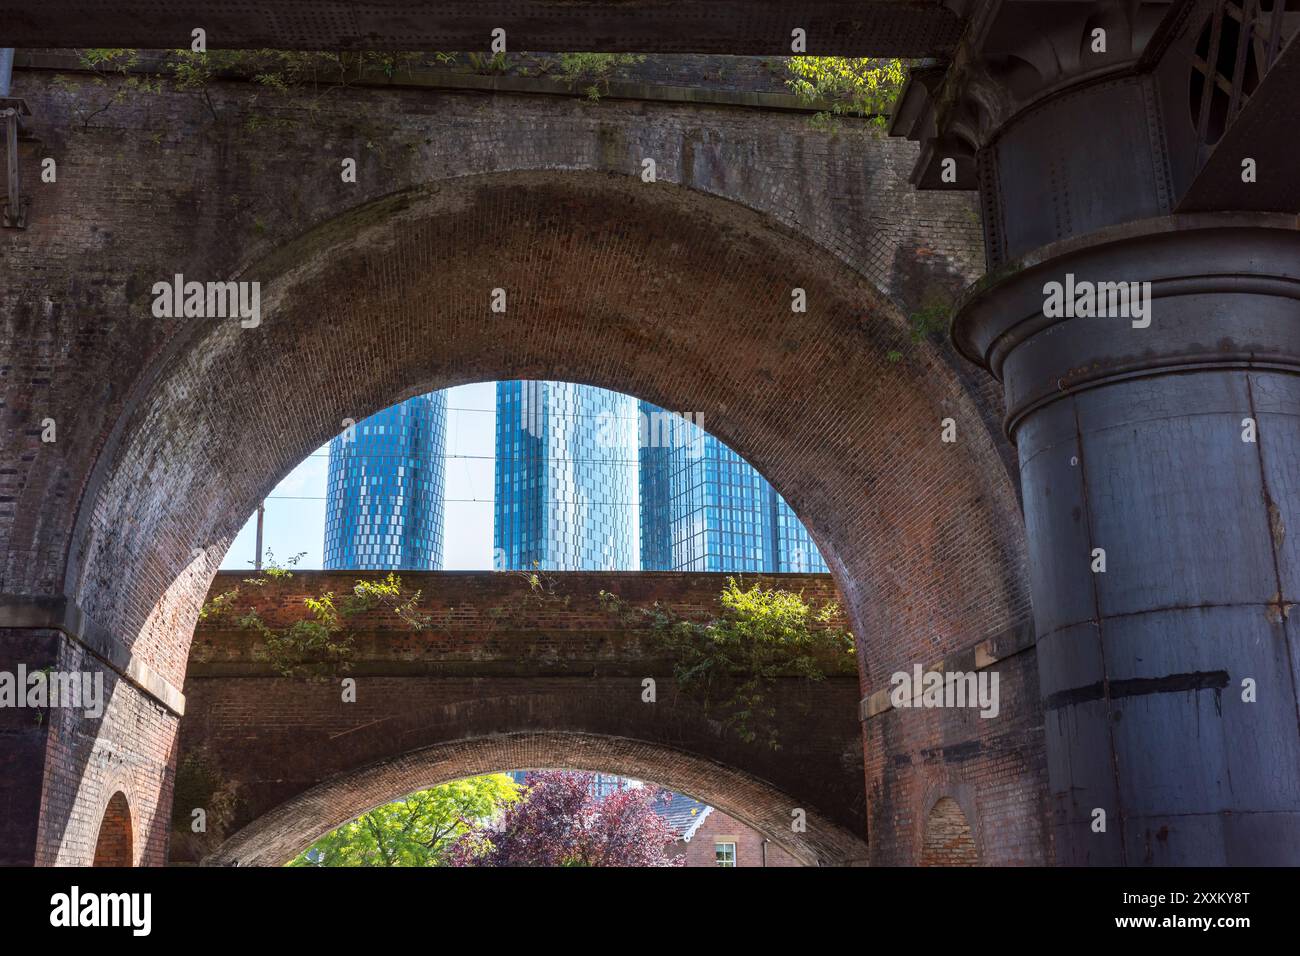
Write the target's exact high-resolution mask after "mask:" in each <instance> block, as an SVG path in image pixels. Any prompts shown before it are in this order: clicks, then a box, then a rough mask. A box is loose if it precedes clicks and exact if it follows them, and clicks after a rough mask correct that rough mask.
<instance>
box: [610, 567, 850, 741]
mask: <svg viewBox="0 0 1300 956" xmlns="http://www.w3.org/2000/svg"><path fill="white" fill-rule="evenodd" d="M599 600H600V603H601V605H602V607H604V608H605V610H606V611H608V612H609V613H611V614H613V615H615V616H616V617H617V618H618V619H619V621H620V623H622V624H623V625H625V626H629V625H633V624H636V623H643V624H644V623H648V624H649V625H650V629H651V633H652V635H653V639H654V641H655V643H656V645H657V646H658V649H659V650H661V651H662V652H664V653H665V654H666V655H667V656H668V657H669V658H670V659H671V660H672V661H673V677H674V679H675V681H676V683H677V687H678V688H679V689H680V690H681V691H682V692H683V693H685V694H687V695H688V696H690V697H693V698H695V699H696V700H698V701H699V702H700V704H701V706H702V707H703V708H704V710H705V712H706V713H707V714H711V715H713V716H715V717H717V718H718V719H719V720H721V722H722V724H723V726H724V727H729V728H731V729H732V730H733V731H734V732H735V733H736V735H737V736H738V737H739V738H740V739H741V740H743V741H745V742H746V743H755V742H761V743H762V744H763V745H764V746H767V747H770V748H771V749H773V750H780V749H781V743H780V735H779V732H778V727H777V722H776V717H777V713H776V708H775V707H774V706H773V702H772V699H771V698H772V690H773V687H774V684H775V682H776V681H777V679H779V678H783V677H791V676H793V677H800V678H803V679H805V680H809V681H820V680H823V679H825V678H826V677H827V676H828V675H829V674H840V673H846V672H852V670H853V653H854V648H853V635H852V634H851V633H850V632H849V631H847V630H846V629H844V628H843V627H840V626H839V625H838V624H836V620H837V618H838V616H839V613H840V609H839V607H838V605H836V604H835V603H833V602H826V603H822V604H820V605H818V604H815V603H811V602H809V601H806V600H805V599H804V597H803V594H802V593H799V594H796V593H794V592H791V591H785V590H780V589H764V588H761V587H759V586H758V585H754V586H753V587H751V588H749V589H748V590H745V589H743V588H742V587H741V585H740V584H737V582H736V580H735V579H734V578H728V579H727V586H726V588H724V589H723V591H722V593H721V594H720V595H719V599H718V602H719V605H720V613H719V614H718V615H717V616H715V617H713V618H712V619H711V620H708V621H697V620H691V619H689V618H684V617H682V616H680V615H678V614H677V613H676V612H675V611H673V610H672V609H671V608H667V607H665V606H664V605H662V604H660V603H659V602H657V601H656V602H655V604H654V605H653V606H651V607H649V608H641V607H635V606H632V605H629V604H628V603H627V602H626V601H624V600H623V599H622V598H620V597H619V596H618V595H616V594H613V593H611V592H608V591H601V592H600V598H599Z"/></svg>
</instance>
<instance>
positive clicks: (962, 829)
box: [920, 797, 979, 866]
mask: <svg viewBox="0 0 1300 956" xmlns="http://www.w3.org/2000/svg"><path fill="white" fill-rule="evenodd" d="M920 865H921V866H978V865H979V852H978V851H977V850H976V848H975V838H974V837H973V836H972V835H971V829H970V824H969V823H968V822H967V821H966V814H965V813H963V812H962V809H961V806H960V805H959V804H958V803H957V801H956V800H954V799H952V797H943V798H941V799H940V800H939V802H938V803H936V804H935V805H934V809H933V810H931V811H930V816H929V817H928V818H927V819H926V822H925V835H924V842H923V843H922V847H921V861H920Z"/></svg>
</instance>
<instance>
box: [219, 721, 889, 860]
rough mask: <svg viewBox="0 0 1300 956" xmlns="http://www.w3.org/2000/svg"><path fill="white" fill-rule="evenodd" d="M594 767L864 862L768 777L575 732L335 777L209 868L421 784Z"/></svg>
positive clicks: (320, 831)
mask: <svg viewBox="0 0 1300 956" xmlns="http://www.w3.org/2000/svg"><path fill="white" fill-rule="evenodd" d="M523 769H535V770H541V769H546V770H588V771H598V772H605V773H614V774H618V775H620V776H626V777H633V778H636V779H639V780H645V781H648V782H651V783H657V784H659V785H661V786H664V787H667V788H668V789H670V790H673V791H676V792H678V793H684V794H686V795H688V796H691V797H694V798H695V799H697V800H700V801H701V802H703V803H707V804H709V805H711V806H714V807H717V808H718V809H719V810H721V811H723V812H724V813H726V814H728V815H729V816H732V817H735V818H736V819H738V820H740V821H742V822H743V823H745V824H746V825H748V826H750V827H752V828H753V829H755V830H757V831H758V832H759V833H761V834H762V835H763V836H765V837H766V838H767V839H769V840H771V841H772V842H773V843H776V844H777V845H778V846H780V847H781V848H782V849H783V850H785V851H786V852H787V853H789V854H790V855H791V856H793V857H794V858H795V859H797V860H798V861H799V862H800V863H802V864H804V865H805V866H850V865H863V864H865V862H866V857H867V845H866V843H865V842H864V841H862V840H861V839H859V838H858V837H856V836H855V835H854V834H852V833H850V832H849V831H848V830H846V829H844V828H842V827H840V826H839V825H838V824H836V823H834V822H832V821H830V820H828V819H826V818H825V817H823V816H822V815H821V814H819V813H817V812H815V811H813V810H811V809H808V810H806V811H805V814H806V815H805V824H806V825H805V828H804V829H803V830H801V831H799V832H795V831H794V830H793V828H792V827H791V825H790V821H791V810H792V809H793V808H795V807H797V806H798V805H799V801H797V800H795V799H793V798H792V797H790V796H789V795H787V794H785V793H783V792H781V791H780V790H778V789H776V788H775V787H773V786H771V785H770V784H768V783H767V782H765V781H763V780H760V779H758V778H756V777H753V776H751V775H749V774H746V773H743V772H741V771H739V770H736V769H734V768H731V767H727V766H724V765H722V764H719V763H717V762H715V761H712V760H708V759H706V758H703V757H700V756H698V755H694V754H690V753H686V752H684V751H680V750H675V749H673V748H669V747H664V746H660V745H657V744H652V743H648V742H646V741H640V740H629V739H625V738H619V737H606V736H600V735H595V734H575V733H515V734H493V735H491V736H489V737H478V738H471V739H465V740H458V741H452V742H448V743H445V744H438V745H436V746H432V747H426V748H423V749H420V750H417V751H413V752H411V753H408V754H405V755H403V756H401V757H399V758H396V759H390V760H384V761H380V762H378V763H374V764H370V765H369V766H366V767H362V768H360V769H358V770H354V771H351V772H349V773H344V774H339V775H337V776H335V777H332V778H330V779H329V780H326V781H324V782H322V783H321V784H319V785H318V786H315V787H313V788H312V789H310V790H307V791H306V792H304V793H301V794H299V795H297V796H295V797H292V798H291V799H289V800H286V801H285V802H284V803H282V804H280V805H279V806H277V807H275V808H274V809H272V810H270V811H269V812H267V813H265V814H263V815H262V816H260V817H258V818H257V819H255V820H253V821H252V822H250V823H249V824H248V825H246V826H245V827H243V829H241V830H239V831H238V832H237V833H235V834H234V835H233V836H231V837H230V838H229V839H227V840H226V841H225V842H224V843H222V844H221V846H220V847H218V848H217V849H216V851H215V852H213V853H212V854H211V855H210V856H208V857H207V858H206V859H204V860H203V863H204V864H205V865H208V866H282V865H284V864H285V863H287V862H289V861H290V860H292V859H293V858H294V857H295V856H296V855H297V854H299V853H301V852H302V851H303V850H304V849H306V848H307V847H308V846H310V845H311V844H312V843H313V842H315V841H316V840H318V839H320V837H322V836H324V835H325V834H326V833H329V832H330V831H331V830H333V829H335V828H336V827H338V826H341V825H342V824H344V823H346V822H348V821H349V820H354V819H356V818H357V817H358V816H360V815H361V814H363V813H366V812H367V811H369V810H373V809H374V808H375V807H377V806H381V805H383V804H385V803H388V802H389V801H392V800H396V799H399V798H401V797H402V796H404V795H406V794H409V793H413V792H415V791H416V790H421V789H425V788H428V787H433V786H437V785H438V784H442V783H447V782H448V781H451V780H459V779H462V778H464V777H469V776H475V775H477V774H483V773H494V772H499V771H502V770H523Z"/></svg>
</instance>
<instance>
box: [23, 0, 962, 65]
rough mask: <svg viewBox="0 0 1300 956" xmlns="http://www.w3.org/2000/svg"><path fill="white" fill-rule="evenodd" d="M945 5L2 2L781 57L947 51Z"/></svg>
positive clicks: (75, 34) (389, 36)
mask: <svg viewBox="0 0 1300 956" xmlns="http://www.w3.org/2000/svg"><path fill="white" fill-rule="evenodd" d="M969 5H970V4H968V3H965V4H964V3H945V2H942V0H903V2H899V0H796V2H790V0H451V2H445V0H440V2H437V3H428V2H423V0H395V2H394V0H388V2H382V3H369V2H365V0H361V2H357V3H348V2H345V0H325V2H319V0H263V2H260V3H238V4H235V3H203V2H195V0H176V2H170V0H169V2H167V3H147V2H125V3H93V2H91V3H87V2H67V0H53V2H50V3H26V2H10V3H6V4H5V8H6V9H5V12H6V14H7V16H6V20H5V21H4V22H3V24H2V25H0V32H2V33H3V34H4V36H3V37H0V39H3V40H4V42H5V43H7V44H11V45H15V46H27V47H70V46H86V47H109V46H123V47H144V48H156V49H170V48H172V47H177V46H187V45H188V44H189V37H190V31H191V30H193V29H194V28H196V27H200V28H202V29H204V30H206V31H207V35H208V42H209V44H210V46H211V47H212V48H213V49H218V48H252V47H270V48H277V49H292V50H355V49H372V50H480V49H487V47H488V45H489V44H490V43H491V41H492V38H493V37H492V35H493V30H496V29H503V30H505V31H506V41H507V47H508V49H511V50H572V51H599V52H635V53H728V54H750V55H773V54H777V55H779V54H787V53H789V52H790V51H791V45H790V44H791V38H792V32H793V31H794V30H796V29H801V30H803V31H805V33H806V36H807V38H808V42H809V44H810V45H809V47H808V49H809V50H810V51H816V52H818V53H820V54H824V55H835V56H905V57H921V56H946V55H949V54H951V53H952V51H953V48H954V47H955V46H956V44H957V40H958V38H959V37H960V36H961V31H962V25H963V18H962V16H961V15H960V13H959V12H957V11H958V10H959V9H960V8H961V7H962V6H969Z"/></svg>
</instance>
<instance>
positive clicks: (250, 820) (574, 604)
mask: <svg viewBox="0 0 1300 956" xmlns="http://www.w3.org/2000/svg"><path fill="white" fill-rule="evenodd" d="M245 576H246V575H243V574H238V573H234V572H222V573H219V574H218V575H217V577H216V580H215V581H214V582H213V594H214V595H215V594H221V593H225V592H228V591H229V590H230V589H231V588H232V587H241V585H240V581H241V579H242V578H244V577H245ZM356 579H357V575H356V574H352V575H348V574H342V573H336V572H310V571H309V572H300V573H297V574H295V575H294V576H293V578H292V579H289V580H287V581H285V582H284V583H283V584H276V583H270V584H267V585H263V586H261V587H250V586H247V585H244V586H242V588H241V590H240V593H239V595H238V600H237V602H236V606H237V607H238V609H239V612H240V613H242V612H243V610H244V609H245V608H247V607H256V608H258V610H259V613H260V614H261V616H262V618H263V619H264V620H265V621H266V622H267V624H268V625H270V626H273V627H274V626H278V625H282V624H284V623H288V622H291V621H292V620H295V619H297V618H299V617H301V616H302V613H303V612H302V600H303V598H304V597H307V596H316V595H319V594H321V593H322V592H325V591H329V592H332V593H334V594H336V595H340V596H341V595H343V594H346V593H348V592H349V591H350V590H351V588H352V586H353V584H354V583H355V581H356ZM401 579H402V585H403V588H404V589H405V591H406V593H408V594H409V593H412V592H413V591H415V590H417V589H418V590H419V591H420V592H421V603H420V611H421V613H423V614H426V615H428V617H429V618H430V619H431V620H432V622H433V623H432V625H431V626H430V627H429V628H427V629H425V630H422V631H419V632H417V631H414V630H413V629H412V628H411V627H410V626H408V625H407V624H405V623H404V622H402V621H401V620H399V619H398V618H397V617H396V616H395V615H393V614H392V613H391V612H389V611H388V610H387V609H378V610H375V611H371V612H367V613H366V614H364V615H360V616H358V617H355V618H351V619H349V622H348V630H349V633H354V634H355V641H356V644H355V650H354V652H353V655H352V660H351V663H350V669H349V671H348V675H349V676H350V677H352V678H353V679H354V680H355V681H356V700H355V702H349V703H344V702H343V701H342V694H341V692H340V684H339V680H338V679H336V678H335V679H330V680H321V681H319V682H310V681H306V680H304V679H302V678H297V679H291V678H287V677H283V676H280V675H279V674H278V673H277V672H276V671H275V670H274V669H272V667H271V666H270V664H269V663H267V662H265V661H259V660H258V659H257V658H256V657H254V656H253V653H252V652H253V649H254V647H255V646H257V645H256V643H255V642H256V640H257V638H256V637H255V635H254V634H253V632H250V631H248V630H241V629H239V628H238V627H237V626H235V625H234V624H232V621H233V620H235V619H237V615H235V614H231V615H226V616H225V617H224V618H220V619H212V618H209V620H208V621H207V622H205V623H203V624H201V625H200V626H199V628H198V630H197V632H196V634H195V641H194V646H193V649H192V650H191V654H190V665H189V669H188V672H187V675H186V681H185V700H186V707H187V713H188V716H187V717H186V718H185V719H184V720H183V721H181V756H182V758H186V757H188V756H190V755H192V754H200V755H202V760H201V761H199V762H196V763H195V766H196V768H199V769H200V773H199V774H198V775H199V776H202V777H203V778H204V779H210V780H212V781H213V783H214V784H217V783H218V781H219V784H218V785H219V786H220V787H223V788H227V792H228V793H230V794H231V799H234V800H237V801H238V806H239V810H238V813H237V815H235V816H234V817H233V818H232V821H231V822H230V823H229V824H228V825H227V827H226V828H225V829H226V833H225V834H224V835H228V836H229V839H228V841H226V842H225V843H224V845H222V846H221V847H220V849H217V850H216V852H215V853H212V854H211V855H210V856H209V857H208V861H209V862H211V863H217V864H229V863H234V862H236V861H237V862H238V863H239V864H240V865H249V864H255V863H283V862H286V861H287V860H288V859H290V858H292V857H293V856H295V855H296V854H297V853H299V852H300V851H301V850H302V849H303V848H304V847H306V846H307V845H309V844H310V843H311V842H312V841H314V840H315V839H316V838H317V837H319V836H321V835H322V834H324V833H325V832H328V831H329V830H331V829H333V828H334V827H335V826H337V825H339V824H340V823H343V822H346V821H347V820H350V819H352V818H353V817H355V816H357V815H358V814H359V813H361V812H363V811H365V810H368V809H370V808H372V807H374V806H376V805H377V804H380V803H384V802H387V801H388V800H391V799H393V797H394V795H397V794H405V793H409V792H411V791H413V790H416V789H422V788H424V787H428V786H431V785H433V784H437V783H443V782H446V781H448V780H454V779H458V778H460V777H465V776H470V775H472V774H475V773H484V772H493V771H500V770H510V769H525V768H565V769H586V770H598V771H605V772H617V773H620V774H624V775H627V776H630V777H638V778H641V779H649V780H654V781H659V782H662V783H664V784H665V785H667V786H670V787H672V788H674V789H676V790H680V791H683V792H686V793H689V794H691V795H692V796H695V797H696V798H697V799H700V800H703V801H704V802H706V803H710V804H716V805H717V806H718V807H719V808H720V809H723V810H725V811H726V812H727V813H728V814H730V815H732V816H734V817H737V818H738V819H742V820H744V821H745V822H747V823H750V825H752V826H754V827H755V828H756V829H759V831H760V832H762V833H763V834H764V835H765V836H767V837H768V838H769V839H771V840H773V841H775V842H776V843H778V844H779V845H782V846H784V847H785V848H787V849H788V850H789V851H790V852H791V853H793V854H794V855H795V856H796V857H797V858H799V859H801V860H803V861H804V862H805V863H809V864H815V863H822V864H844V863H852V862H865V860H866V849H867V847H866V843H865V842H864V841H863V840H862V834H863V832H864V829H865V824H866V807H865V805H864V801H863V788H862V772H863V768H862V741H861V732H860V731H859V729H858V722H857V719H856V716H855V715H856V707H857V701H858V680H857V672H856V667H855V665H854V664H853V662H852V660H851V659H848V658H847V657H846V659H845V668H844V670H843V671H841V672H839V673H835V674H833V675H832V676H829V677H828V678H826V679H825V680H823V681H818V682H809V681H806V680H804V679H801V678H796V677H788V678H783V679H780V680H778V681H777V682H776V686H775V688H774V689H773V691H772V697H773V703H774V706H775V707H776V709H777V712H778V717H777V720H778V725H777V733H778V744H779V749H775V750H774V749H772V748H771V747H769V746H768V745H767V743H766V742H764V741H758V742H756V743H752V744H746V743H743V742H742V741H741V740H740V739H739V737H738V736H737V735H736V734H734V733H731V732H724V731H723V728H722V724H721V723H720V722H719V718H720V714H719V711H718V705H717V702H714V705H713V706H714V710H713V711H712V712H709V713H706V712H705V710H704V707H703V704H704V702H703V701H702V700H700V699H699V698H698V696H695V695H692V694H689V693H683V692H681V691H679V690H678V689H677V688H676V687H675V684H674V680H673V666H672V664H673V662H672V661H671V660H667V659H664V656H663V653H662V651H659V650H657V649H656V648H657V645H656V644H655V643H654V642H653V641H652V640H648V639H647V638H648V635H650V634H651V633H652V631H651V630H650V629H649V627H648V626H647V624H646V623H645V622H644V621H643V620H642V621H627V620H625V619H624V618H623V617H622V616H620V615H617V614H611V613H610V612H608V611H606V610H604V609H603V608H602V607H601V604H600V600H599V593H600V591H601V590H602V589H603V590H607V591H610V592H612V593H615V594H618V595H619V597H620V598H622V599H623V600H624V601H626V602H627V603H628V604H629V605H633V606H636V607H649V606H651V605H653V604H655V603H659V604H660V605H661V606H663V607H666V608H671V609H672V611H673V612H674V613H675V614H677V615H681V616H689V617H694V618H697V619H700V618H701V617H702V616H707V615H710V614H712V613H715V612H716V604H717V598H718V593H719V592H720V591H721V590H722V587H723V586H724V584H725V583H726V576H725V575H708V574H692V575H686V574H675V573H660V574H640V573H636V572H628V573H621V574H620V573H608V574H592V573H575V572H569V573H557V574H554V575H550V576H548V580H547V587H546V590H545V591H534V590H532V589H530V587H529V584H528V582H527V580H526V579H525V578H523V577H522V576H521V575H519V574H515V573H496V572H490V571H489V572H482V573H454V572H448V573H428V572H426V573H413V572H407V573H404V574H402V576H401ZM742 583H743V584H744V585H745V586H749V585H751V584H755V583H758V584H762V585H763V586H765V587H772V586H776V587H781V588H785V589H788V590H792V591H796V592H801V593H803V594H805V595H806V596H807V597H808V598H810V599H812V600H815V601H817V602H818V603H822V602H826V601H835V600H837V595H836V593H835V590H834V586H833V585H832V583H831V581H830V579H829V577H827V576H825V575H816V576H805V577H799V576H795V575H772V576H769V577H764V578H749V577H746V578H745V579H744V580H743V582H742ZM647 677H649V678H653V679H654V680H655V682H656V684H655V700H654V701H653V702H647V701H645V700H643V696H642V695H643V687H642V681H643V680H644V679H645V678H647ZM182 789H183V790H184V791H185V792H186V794H187V796H186V797H185V798H182V797H181V796H179V795H178V797H177V800H178V803H177V806H176V814H175V817H176V819H177V820H178V821H179V831H180V832H179V835H173V844H172V859H177V858H178V857H183V856H184V855H185V852H184V851H185V849H186V847H185V845H184V843H183V841H184V839H185V837H186V835H187V834H186V831H187V830H188V829H189V828H188V826H187V824H188V823H189V821H190V819H191V817H190V814H191V812H192V809H193V808H192V807H188V806H182V805H181V804H182V803H184V802H185V800H186V799H190V800H193V801H194V802H195V804H196V806H209V805H211V804H212V802H213V801H212V800H211V799H210V792H209V791H200V792H198V793H191V792H190V788H189V786H188V784H187V785H186V786H185V787H183V788H182ZM796 808H800V809H803V810H804V811H805V813H806V814H807V815H808V825H807V829H806V831H802V832H799V831H795V830H793V829H792V827H791V822H792V819H793V818H792V811H793V810H794V809H796ZM236 831H238V832H236ZM214 836H215V834H214V833H212V832H209V834H208V843H207V848H208V849H213V848H215V847H216V842H215V840H214V839H213V837H214Z"/></svg>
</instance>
